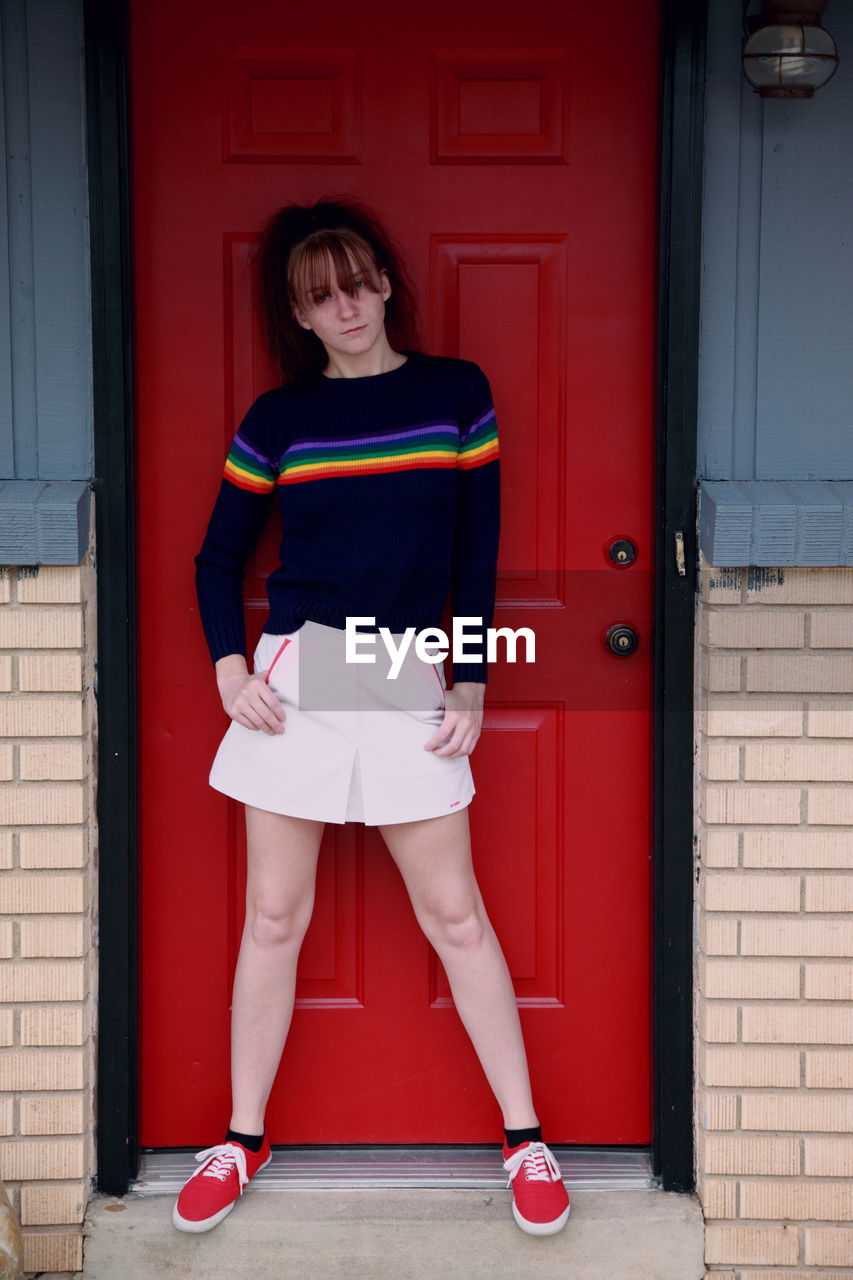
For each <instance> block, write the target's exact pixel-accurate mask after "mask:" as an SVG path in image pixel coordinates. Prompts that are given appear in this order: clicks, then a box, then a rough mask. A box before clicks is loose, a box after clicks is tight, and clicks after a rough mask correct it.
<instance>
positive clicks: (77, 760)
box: [20, 742, 85, 782]
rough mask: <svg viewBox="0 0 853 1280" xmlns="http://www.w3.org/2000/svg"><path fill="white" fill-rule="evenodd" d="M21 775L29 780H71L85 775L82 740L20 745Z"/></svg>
mask: <svg viewBox="0 0 853 1280" xmlns="http://www.w3.org/2000/svg"><path fill="white" fill-rule="evenodd" d="M20 771H21V777H22V778H23V779H25V780H27V781H36V782H40V781H45V780H55V781H70V780H72V779H78V778H83V777H85V768H84V762H83V743H82V742H38V743H31V742H25V743H22V744H21V747H20Z"/></svg>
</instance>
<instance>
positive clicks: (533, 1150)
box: [503, 1142, 560, 1187]
mask: <svg viewBox="0 0 853 1280" xmlns="http://www.w3.org/2000/svg"><path fill="white" fill-rule="evenodd" d="M503 1164H504V1168H505V1169H506V1171H507V1173H508V1174H509V1177H508V1179H507V1184H506V1185H507V1186H508V1187H509V1186H511V1184H512V1180H513V1178H514V1177H515V1175H516V1174H517V1173H518V1171H519V1169H520V1168H521V1166H522V1165H526V1168H525V1170H524V1176H525V1178H527V1180H528V1181H529V1182H550V1181H551V1179H552V1178H559V1177H560V1166H559V1165H558V1164H557V1161H556V1160H555V1159H554V1156H553V1154H552V1152H551V1151H550V1150H549V1149H548V1147H546V1145H545V1143H544V1142H531V1143H530V1145H529V1146H527V1147H521V1148H520V1149H519V1150H518V1151H516V1152H514V1154H513V1155H511V1156H510V1157H509V1159H508V1160H504V1162H503Z"/></svg>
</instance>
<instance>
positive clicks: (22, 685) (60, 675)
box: [18, 653, 83, 693]
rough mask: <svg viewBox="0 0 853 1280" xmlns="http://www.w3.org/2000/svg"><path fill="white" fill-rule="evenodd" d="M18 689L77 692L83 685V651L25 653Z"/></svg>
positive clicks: (28, 691) (22, 658) (38, 691)
mask: <svg viewBox="0 0 853 1280" xmlns="http://www.w3.org/2000/svg"><path fill="white" fill-rule="evenodd" d="M18 688H19V689H20V690H21V691H22V692H23V693H52V692H54V691H56V692H59V691H60V690H62V691H66V690H67V691H68V692H74V693H76V692H77V691H79V690H81V689H82V688H83V658H82V655H81V654H79V653H22V654H21V655H20V657H19V658H18Z"/></svg>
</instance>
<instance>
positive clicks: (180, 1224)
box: [172, 1152, 272, 1235]
mask: <svg viewBox="0 0 853 1280" xmlns="http://www.w3.org/2000/svg"><path fill="white" fill-rule="evenodd" d="M270 1160H272V1152H270V1154H269V1156H268V1157H267V1159H266V1160H265V1161H264V1163H263V1164H260V1165H258V1167H257V1169H256V1170H255V1172H254V1173H253V1174H252V1177H253V1178H254V1177H256V1176H257V1175H258V1174H259V1173H260V1171H261V1169H266V1167H267V1165H268V1164H269V1162H270ZM237 1199H239V1196H238V1197H237ZM236 1203H237V1200H232V1201H231V1203H230V1204H227V1205H226V1206H225V1208H224V1209H220V1210H219V1212H218V1213H214V1214H213V1215H212V1216H211V1217H210V1218H199V1219H197V1220H195V1221H194V1220H193V1219H192V1218H182V1217H181V1215H180V1214H179V1213H178V1202H177V1200H176V1201H175V1204H174V1206H173V1208H172V1225H173V1226H174V1227H177V1228H178V1230H179V1231H190V1232H192V1233H193V1234H194V1235H198V1234H199V1233H200V1232H202V1231H212V1230H213V1228H214V1227H217V1226H218V1225H219V1223H220V1222H221V1221H222V1219H223V1218H227V1217H228V1215H229V1213H230V1212H231V1210H232V1209H233V1208H234V1206H235V1204H236Z"/></svg>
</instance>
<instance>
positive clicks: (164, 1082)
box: [131, 0, 658, 1147]
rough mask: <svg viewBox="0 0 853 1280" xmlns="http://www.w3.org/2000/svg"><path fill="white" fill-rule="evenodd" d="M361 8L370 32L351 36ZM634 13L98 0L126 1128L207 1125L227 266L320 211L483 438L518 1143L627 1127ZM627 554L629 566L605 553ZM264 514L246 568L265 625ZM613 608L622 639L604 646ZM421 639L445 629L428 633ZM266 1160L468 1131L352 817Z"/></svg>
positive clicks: (634, 1010) (229, 866)
mask: <svg viewBox="0 0 853 1280" xmlns="http://www.w3.org/2000/svg"><path fill="white" fill-rule="evenodd" d="M365 17H367V19H368V21H367V22H366V21H365ZM657 41H658V23H657V15H656V13H655V12H654V11H650V10H648V9H647V8H646V9H644V8H643V6H637V5H632V4H629V3H628V2H627V0H614V4H613V5H611V7H610V9H609V10H608V17H607V27H606V31H605V29H604V28H603V27H602V24H601V20H600V18H597V17H596V14H595V10H594V8H591V7H590V6H589V5H580V4H573V3H568V4H564V5H560V6H556V5H552V4H549V3H547V0H532V2H531V3H530V4H529V5H526V6H525V8H524V11H523V13H522V12H521V11H519V9H518V6H515V5H502V6H494V5H492V4H488V5H487V4H485V3H480V2H477V3H469V4H466V5H462V6H459V5H455V4H454V5H451V4H450V3H447V0H437V2H436V3H433V4H431V5H429V6H422V7H421V10H420V11H419V12H415V13H404V12H403V11H402V10H401V9H400V7H399V5H396V4H395V5H391V4H390V3H388V2H387V0H377V2H375V3H371V4H370V5H369V6H368V9H367V11H365V8H364V6H360V7H353V6H349V5H344V4H339V3H338V0H331V3H327V4H326V5H325V6H324V8H323V10H322V12H320V11H319V10H316V11H315V10H312V9H311V7H310V6H295V5H294V6H291V5H288V4H286V3H285V4H282V3H280V2H278V0H277V2H276V3H273V2H272V0H244V3H243V4H241V5H233V4H225V3H223V0H206V3H204V4H201V3H200V0H183V2H182V3H181V4H180V5H171V4H167V3H166V0H144V3H143V2H142V0H133V3H132V4H131V127H132V180H133V218H134V298H135V308H136V349H135V361H136V374H137V402H136V422H137V440H138V455H137V467H138V522H139V582H140V603H141V611H140V612H141V629H140V671H139V678H140V705H141V728H140V761H141V780H140V785H141V816H140V821H141V841H142V844H141V848H142V862H141V874H142V886H141V887H142V893H141V905H140V910H141V939H142V946H141V966H142V968H141V992H142V1026H141V1032H140V1034H141V1047H142V1071H141V1081H142V1098H141V1118H140V1119H141V1135H142V1142H143V1144H144V1145H146V1146H150V1147H156V1146H167V1145H168V1146H180V1145H200V1144H207V1143H209V1141H211V1140H213V1138H215V1136H216V1133H217V1132H219V1130H221V1129H222V1127H223V1125H224V1123H225V1122H226V1121H227V1118H228V1107H229V1103H230V1079H229V1071H230V1063H229V1005H230V993H231V982H232V979H233V970H234V964H235V961H236V956H237V951H238V948H239V942H240V935H241V930H242V922H243V911H244V900H245V847H244V836H243V827H242V809H241V807H240V806H239V805H236V804H235V803H234V802H232V801H230V800H228V799H226V798H225V797H224V796H222V795H221V794H219V793H217V792H214V791H213V790H212V789H211V788H210V787H209V786H208V785H207V773H208V769H209V766H210V763H211V761H212V758H213V755H214V753H215V750H216V746H217V744H218V742H219V739H220V738H221V736H222V734H223V733H224V732H225V729H226V727H227V720H226V718H225V716H224V713H223V711H222V709H221V707H220V705H219V700H218V696H217V692H216V686H215V682H214V678H213V671H212V668H211V665H210V662H209V659H208V656H207V650H206V648H205V645H204V640H203V636H202V631H201V626H200V622H199V619H198V612H197V607H196V603H195V594H194V585H193V573H194V566H193V556H194V555H195V553H196V551H197V550H198V548H199V546H200V544H201V539H202V536H203V533H204V528H205V525H206V521H207V517H208V514H209V511H210V507H211V505H212V503H213V500H214V497H215V494H216V491H217V487H218V484H219V476H220V474H221V470H222V465H223V461H224V457H225V451H226V449H227V445H228V443H229V442H230V439H231V436H232V433H233V431H234V430H235V428H236V426H237V424H238V423H239V421H240V418H241V417H242V414H243V413H244V412H245V410H246V408H247V407H248V405H249V403H250V402H251V401H252V399H253V398H254V397H255V396H256V395H258V394H259V393H260V392H261V391H263V390H264V389H265V388H266V387H268V386H270V385H272V384H273V381H274V375H273V373H272V370H271V369H270V367H269V366H268V364H267V361H266V359H265V357H264V354H263V350H262V346H261V342H260V336H259V332H258V327H257V320H256V317H255V315H254V313H253V300H252V296H251V285H250V279H249V273H248V270H247V261H248V254H249V251H250V248H251V245H252V239H253V235H254V229H255V228H257V227H258V226H259V225H260V224H261V222H262V221H263V219H264V218H265V217H266V216H267V215H268V214H269V213H270V212H271V210H272V209H274V208H276V207H278V206H279V205H281V204H283V203H285V202H288V201H290V200H298V201H300V202H307V201H309V200H313V199H316V198H318V197H319V196H322V195H324V194H335V193H337V192H351V193H353V194H355V195H358V196H361V197H362V198H363V199H365V200H366V201H367V202H368V203H370V204H372V205H373V206H374V207H375V208H376V209H377V210H378V211H379V212H380V214H381V215H382V216H383V217H384V219H385V220H386V223H387V225H388V226H389V227H390V229H391V231H392V233H393V234H394V235H395V237H396V238H397V240H398V241H399V242H400V244H401V245H402V247H403V250H404V253H405V256H406V259H407V262H408V264H409V267H410V270H411V273H412V275H413V277H414V279H415V282H416V284H417V287H418V292H419V298H420V305H421V312H422V319H423V328H424V334H425V346H426V349H427V350H429V351H432V352H435V353H439V354H447V355H453V356H456V355H458V356H463V357H465V358H467V359H472V360H476V361H477V362H478V363H479V364H480V365H481V366H482V367H483V369H484V370H485V371H486V373H487V374H488V376H489V378H490V381H491V383H492V388H493V391H494V395H495V403H496V408H497V418H498V427H499V432H500V439H501V470H502V534H501V551H500V561H499V581H498V605H497V609H496V615H495V626H508V627H512V628H516V627H522V626H526V627H530V628H532V629H533V631H534V632H535V636H536V662H535V664H532V665H526V664H523V663H520V664H516V665H514V666H513V665H510V664H507V663H499V664H498V665H497V666H495V667H493V668H492V670H491V673H490V679H489V684H488V687H487V694H486V708H485V721H484V726H483V733H482V736H481V738H480V740H479V742H478V744H477V746H476V748H475V751H474V754H473V756H472V761H471V763H472V769H473V771H474V777H475V782H476V786H477V795H476V797H475V799H474V801H473V803H472V805H471V806H470V809H469V815H470V820H471V830H472V841H473V856H474V862H475V867H476V870H477V874H478V878H479V880H480V884H481V887H482V889H483V894H484V897H485V900H486V905H487V908H488V910H489V913H490V916H491V918H492V921H493V923H494V925H495V928H496V931H497V933H498V936H499V938H500V939H501V942H502V944H503V946H504V949H505V952H506V956H507V960H508V963H509V966H510V970H511V973H512V975H513V979H514V982H515V988H516V992H517V996H518V1000H519V1005H520V1008H521V1017H522V1023H523V1027H524V1032H525V1038H526V1042H527V1046H528V1052H529V1056H530V1061H531V1068H532V1075H533V1082H534V1098H535V1101H536V1106H537V1110H538V1113H539V1115H540V1118H541V1120H542V1124H543V1127H544V1131H545V1133H546V1136H547V1137H548V1140H549V1141H552V1142H559V1143H644V1142H648V1141H650V1139H651V1133H652V1116H651V1061H652V1055H651V1024H652V1009H651V982H650V978H651V938H650V931H651V863H650V849H651V843H650V837H651V774H650V770H651V721H650V702H651V699H650V678H651V666H650V664H651V652H652V645H651V634H650V627H651V619H652V600H653V584H652V578H651V565H652V555H653V532H654V530H653V512H654V494H653V477H654V420H655V404H654V393H655V382H654V377H655V351H654V334H655V315H656V299H655V289H656V278H657V264H656V257H655V254H656V206H655V197H656V190H657V131H658V124H657V110H658V46H657ZM616 537H629V538H630V539H631V540H632V541H633V542H634V544H635V546H636V548H637V558H636V561H635V562H634V563H633V564H631V565H630V566H629V567H628V568H627V569H626V568H622V567H619V566H617V565H616V564H614V563H613V561H612V560H610V558H609V556H608V552H607V548H608V544H609V542H610V541H611V540H612V539H614V538H616ZM275 554H276V530H275V528H274V527H273V522H271V526H270V528H269V529H268V530H267V531H266V533H265V535H264V538H263V540H262V542H261V544H260V545H259V548H258V551H257V553H256V554H255V555H254V557H253V558H252V560H251V562H250V564H249V566H248V567H247V582H246V607H247V619H248V626H249V643H250V645H252V644H254V641H255V639H256V637H257V634H258V632H259V630H260V627H261V626H262V624H263V620H264V616H265V596H264V577H265V575H266V573H267V572H268V571H269V569H270V568H271V567H272V565H273V564H274V558H275ZM615 621H621V622H627V623H629V624H630V625H631V626H633V627H634V628H635V629H636V631H637V633H638V635H639V637H640V643H639V647H638V649H637V651H636V652H635V653H634V654H632V655H631V656H630V657H628V658H624V657H616V656H614V655H613V654H611V653H610V652H609V651H608V650H607V648H606V647H605V644H604V640H603V637H604V633H605V631H606V629H607V627H608V626H609V625H610V624H611V623H612V622H615ZM445 625H446V626H447V627H448V628H449V626H450V615H449V610H448V611H447V612H446V614H445ZM267 1127H268V1131H269V1132H270V1134H271V1137H272V1140H273V1141H274V1142H284V1141H287V1142H317V1143H324V1142H334V1143H338V1142H374V1141H375V1142H483V1141H496V1140H497V1138H498V1136H499V1134H500V1112H499V1109H498V1107H497V1104H496V1102H495V1100H494V1098H493V1096H492V1094H491V1091H490V1090H489V1088H488V1086H487V1084H486V1081H485V1079H484V1076H483V1074H482V1071H481V1069H480V1066H479V1063H478V1061H477V1059H476V1056H475V1054H474V1051H473V1049H472V1047H471V1045H470V1042H469V1041H468V1038H467V1036H466V1033H465V1031H464V1029H463V1027H462V1025H461V1023H460V1021H459V1018H458V1016H457V1014H456V1011H455V1008H454V1006H453V1002H452V999H451V997H450V992H449V987H448V984H447V979H446V976H445V974H444V971H443V968H442V966H441V964H440V962H439V961H438V959H437V957H436V955H435V953H434V952H433V951H432V949H431V948H430V946H429V945H428V943H427V942H426V940H425V938H424V937H423V935H422V934H421V932H420V930H419V928H418V926H417V924H416V922H415V919H414V916H413V913H412V911H411V907H410V905H409V902H408V898H407V896H406V893H405V890H404V887H403V884H402V881H401V879H400V876H399V874H398V872H397V870H396V868H395V866H394V864H393V862H392V860H391V858H390V856H389V854H388V852H387V850H386V849H385V846H384V844H383V842H382V840H381V837H380V835H379V833H378V831H376V830H375V829H367V828H364V827H363V826H361V825H360V824H348V825H347V826H345V827H336V826H333V825H330V826H327V828H326V832H325V835H324V840H323V847H322V850H321V855H320V865H319V871H318V886H317V899H316V907H315V913H314V918H313V920H312V923H311V927H310V930H309V933H308V936H307V938H306V942H305V945H304V948H303V952H302V955H301V957H300V967H299V977H298V985H297V1007H296V1010H295V1015H294V1020H293V1024H292V1027H291V1031H290V1035H289V1037H288V1041H287V1044H286V1046H285V1051H284V1055H283V1059H282V1064H281V1069H280V1071H279V1075H278V1077H277V1080H276V1084H275V1087H274V1089H273V1094H272V1097H271V1099H270V1104H269V1109H268V1112H267Z"/></svg>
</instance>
